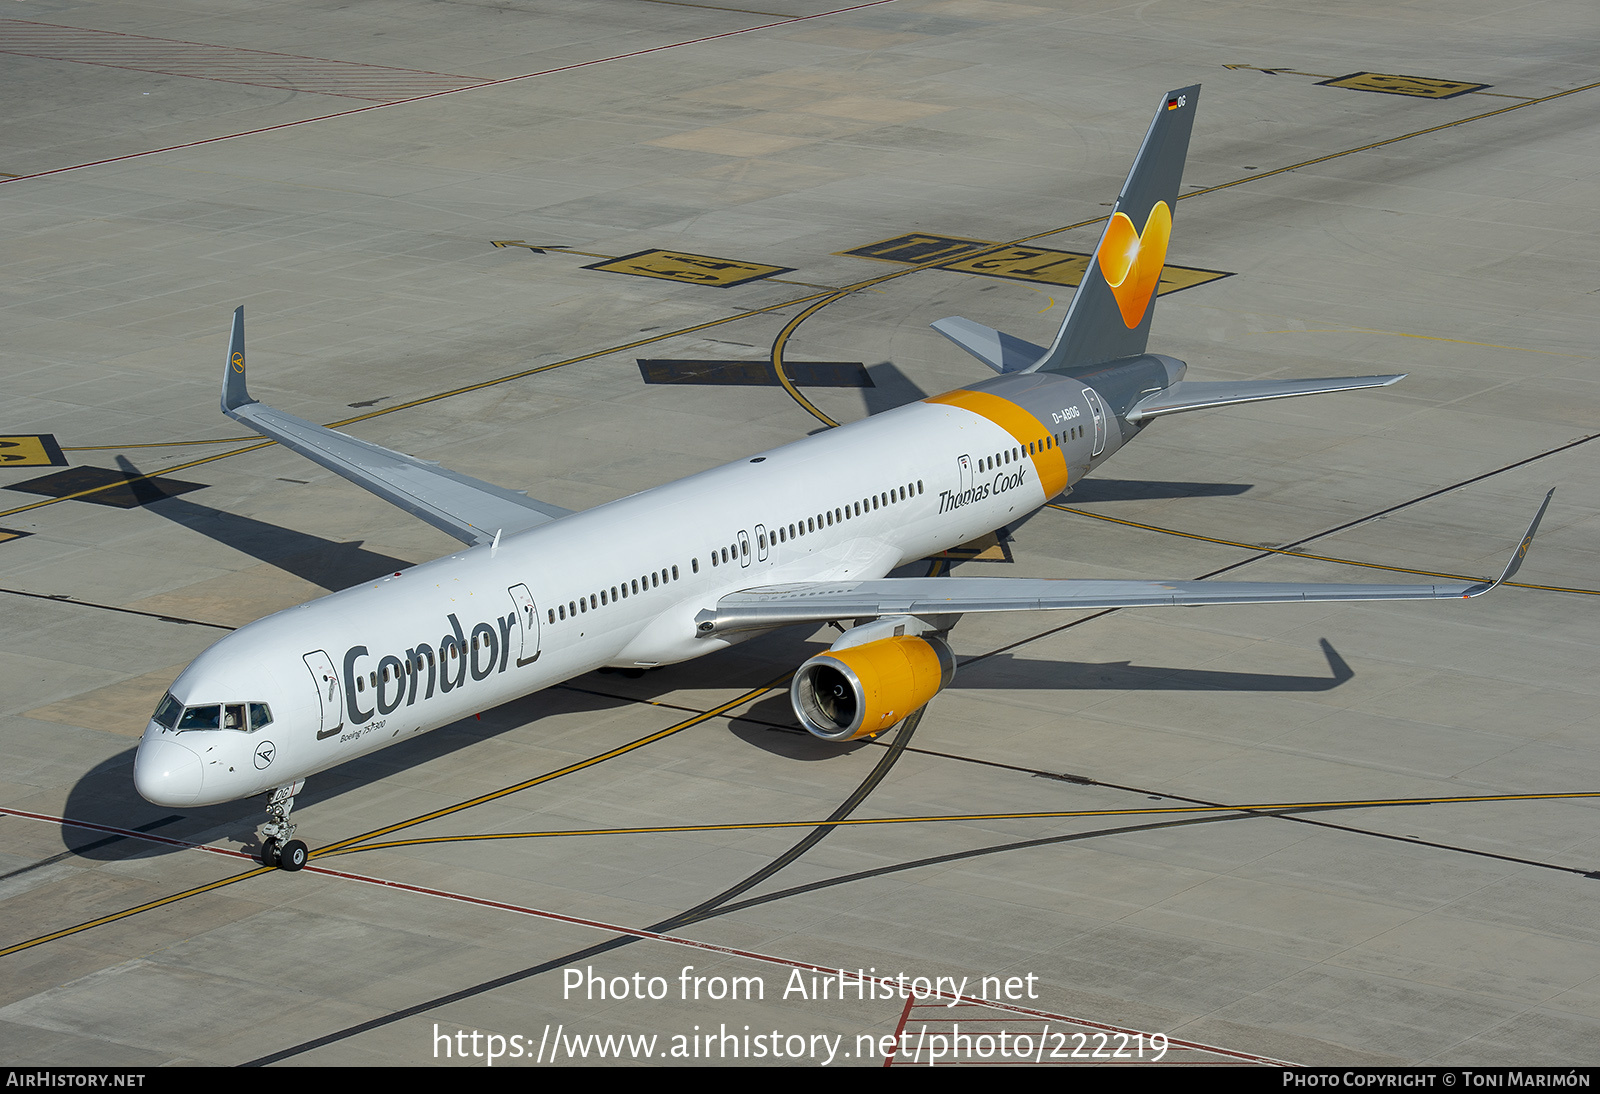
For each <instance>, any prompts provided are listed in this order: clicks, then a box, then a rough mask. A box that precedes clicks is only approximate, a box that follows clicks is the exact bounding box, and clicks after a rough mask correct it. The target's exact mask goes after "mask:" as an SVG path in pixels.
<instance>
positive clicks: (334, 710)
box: [305, 650, 344, 741]
mask: <svg viewBox="0 0 1600 1094" xmlns="http://www.w3.org/2000/svg"><path fill="white" fill-rule="evenodd" d="M305 662H306V668H308V669H310V670H311V679H312V680H313V681H315V682H316V688H317V700H318V701H319V702H320V703H321V704H322V724H321V725H320V726H319V727H318V728H317V740H319V741H320V740H322V739H323V738H324V737H332V736H333V735H334V734H335V733H338V732H339V731H340V730H341V729H343V728H344V694H343V692H344V689H343V688H342V687H341V686H340V685H339V674H338V673H336V672H334V671H333V658H331V657H329V656H328V655H327V653H326V652H324V651H323V650H317V651H316V652H315V653H308V654H306V655H305Z"/></svg>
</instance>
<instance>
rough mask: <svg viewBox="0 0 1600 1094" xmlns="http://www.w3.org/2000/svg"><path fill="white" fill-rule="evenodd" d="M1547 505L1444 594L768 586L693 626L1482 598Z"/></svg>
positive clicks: (1021, 584) (1514, 560) (993, 584)
mask: <svg viewBox="0 0 1600 1094" xmlns="http://www.w3.org/2000/svg"><path fill="white" fill-rule="evenodd" d="M1554 494H1555V491H1554V490H1551V491H1550V493H1548V494H1546V495H1545V498H1544V503H1543V504H1542V505H1540V506H1539V512H1538V513H1537V514H1536V515H1535V516H1534V518H1533V522H1532V523H1531V524H1529V525H1528V531H1527V533H1526V534H1525V535H1524V536H1523V538H1522V542H1521V544H1520V545H1519V546H1518V547H1517V550H1516V552H1515V553H1514V554H1513V555H1512V556H1511V560H1510V562H1508V563H1507V564H1506V568H1505V570H1504V571H1503V572H1502V573H1501V575H1500V577H1499V578H1497V579H1496V580H1494V581H1461V582H1446V583H1442V584H1437V585H1337V584H1300V583H1291V582H1247V581H1086V580H1061V579H1051V578H1007V577H1000V578H995V577H968V578H951V577H909V578H883V579H879V580H875V581H844V582H812V583H807V584H793V585H767V586H762V587H759V588H753V589H744V590H741V591H740V592H736V593H730V594H729V595H727V596H724V597H723V598H722V599H720V600H719V601H717V606H716V607H715V608H714V609H708V610H705V611H702V612H701V613H700V614H699V615H698V616H696V617H695V622H696V624H697V626H698V627H699V634H700V635H701V637H708V636H710V635H713V634H725V633H728V632H733V631H748V630H762V629H766V628H771V627H781V626H787V625H789V624H793V623H826V622H829V621H831V620H836V619H871V618H877V617H880V616H886V615H913V616H939V615H961V614H965V613H967V612H1030V611H1065V610H1069V609H1100V608H1142V607H1191V606H1198V605H1202V604H1292V603H1301V602H1304V603H1311V602H1319V601H1339V600H1352V601H1353V600H1451V599H1458V598H1465V597H1474V596H1481V595H1482V594H1484V593H1486V592H1488V591H1489V590H1490V589H1493V588H1495V587H1496V586H1497V585H1500V584H1501V583H1503V582H1505V581H1508V580H1510V578H1511V577H1512V576H1513V575H1514V574H1515V573H1516V572H1517V570H1518V568H1519V567H1521V565H1522V560H1523V559H1524V558H1525V557H1526V556H1527V553H1528V547H1529V545H1530V544H1531V543H1532V542H1533V536H1534V533H1535V532H1537V531H1538V528H1539V522H1540V521H1541V520H1542V519H1543V518H1544V514H1545V510H1546V509H1548V508H1549V507H1550V499H1551V497H1552V496H1554Z"/></svg>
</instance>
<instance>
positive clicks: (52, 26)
mask: <svg viewBox="0 0 1600 1094" xmlns="http://www.w3.org/2000/svg"><path fill="white" fill-rule="evenodd" d="M0 26H4V27H5V28H6V29H7V31H8V32H9V33H10V34H13V35H17V34H20V35H27V34H28V33H29V31H28V29H25V28H32V27H44V28H46V29H48V30H66V31H71V32H72V33H71V34H70V35H65V36H63V35H55V36H53V37H54V40H55V41H57V42H61V41H78V42H93V43H94V44H95V45H103V46H104V47H105V48H106V49H111V48H113V47H112V46H111V45H110V43H107V42H106V41H105V39H106V38H108V37H113V38H136V39H138V40H139V41H141V42H167V43H170V44H172V45H177V46H198V47H199V48H200V49H202V50H222V51H224V52H227V53H234V54H242V53H253V54H256V55H257V56H260V57H283V58H286V59H288V60H291V61H318V62H321V63H323V64H330V65H340V66H345V65H348V66H350V67H351V68H369V69H374V70H376V71H379V72H418V73H422V74H423V75H426V76H444V77H448V78H449V79H452V80H475V79H477V77H474V76H457V75H455V74H454V73H450V72H435V71H433V70H432V69H428V68H397V67H395V66H394V65H370V64H367V63H366V62H365V61H336V60H334V59H333V58H331V57H308V56H305V55H303V54H299V53H277V52H275V51H273V50H270V49H247V48H245V47H244V46H219V45H216V44H214V43H211V42H191V41H189V40H188V39H186V38H153V37H151V36H150V35H147V34H129V33H127V32H126V31H120V30H93V29H90V28H88V27H69V26H64V25H62V24H60V23H36V22H34V21H32V20H30V19H0ZM51 37H52V36H49V35H45V34H38V35H36V36H35V41H37V40H38V39H40V38H43V39H46V40H47V41H48V40H50V38H51ZM22 41H24V42H27V41H28V39H27V38H26V37H24V38H23V39H22ZM10 52H12V51H11V50H9V49H6V48H5V47H3V46H0V53H10ZM172 52H174V53H177V54H179V55H180V56H187V55H188V51H186V50H173V51H172ZM23 56H31V54H24V55H23ZM49 60H53V61H70V60H72V58H70V57H51V58H49Z"/></svg>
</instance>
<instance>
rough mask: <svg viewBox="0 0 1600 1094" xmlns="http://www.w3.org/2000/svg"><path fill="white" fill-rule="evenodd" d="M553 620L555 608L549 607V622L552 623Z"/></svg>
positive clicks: (554, 618) (554, 619)
mask: <svg viewBox="0 0 1600 1094" xmlns="http://www.w3.org/2000/svg"><path fill="white" fill-rule="evenodd" d="M555 621H556V610H555V609H554V608H551V609H550V622H552V623H554V622H555Z"/></svg>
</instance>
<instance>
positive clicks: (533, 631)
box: [507, 585, 539, 669]
mask: <svg viewBox="0 0 1600 1094" xmlns="http://www.w3.org/2000/svg"><path fill="white" fill-rule="evenodd" d="M507 592H509V593H510V594H511V602H512V603H513V604H515V605H516V606H517V623H518V624H519V629H520V630H521V631H522V649H521V651H520V652H519V653H518V654H517V668H519V669H520V668H522V666H524V665H531V664H533V663H534V662H535V661H537V660H539V606H538V605H537V604H535V603H534V602H533V594H532V593H530V592H529V591H528V587H527V586H526V585H513V586H511V588H510V589H508V590H507Z"/></svg>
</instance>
